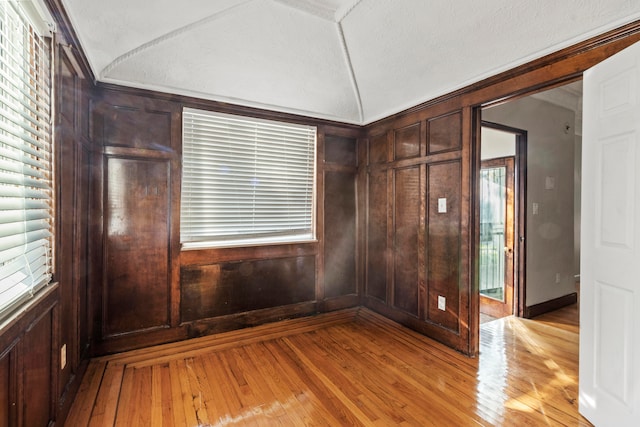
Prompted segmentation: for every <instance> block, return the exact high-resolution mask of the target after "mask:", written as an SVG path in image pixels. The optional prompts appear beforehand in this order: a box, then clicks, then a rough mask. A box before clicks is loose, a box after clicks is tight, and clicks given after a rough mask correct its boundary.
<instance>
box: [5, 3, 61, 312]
mask: <svg viewBox="0 0 640 427" xmlns="http://www.w3.org/2000/svg"><path fill="white" fill-rule="evenodd" d="M24 5H25V2H19V1H13V0H8V1H0V317H1V316H5V315H7V314H8V313H10V312H11V311H13V310H14V309H16V308H17V307H18V306H19V305H20V304H22V303H24V302H25V301H26V300H28V299H29V298H30V297H32V296H33V295H34V293H35V292H36V291H37V290H38V289H39V288H41V287H42V286H44V285H46V284H47V283H49V281H50V280H51V221H52V220H51V214H52V201H51V200H52V190H51V182H52V176H51V175H52V170H51V167H52V162H51V137H50V135H51V124H50V122H51V121H50V114H51V109H50V82H51V79H50V69H51V67H50V45H49V41H50V40H49V39H48V38H45V37H42V36H40V35H39V33H38V31H37V30H36V28H35V26H34V25H33V24H31V20H30V16H31V15H30V14H28V12H25V10H24V9H23V6H24Z"/></svg>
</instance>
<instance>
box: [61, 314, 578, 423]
mask: <svg viewBox="0 0 640 427" xmlns="http://www.w3.org/2000/svg"><path fill="white" fill-rule="evenodd" d="M577 325H578V322H577V308H576V306H573V307H568V308H565V309H562V310H560V311H558V312H555V313H553V314H549V315H545V316H541V317H539V318H538V319H536V320H526V319H518V318H514V317H506V318H503V319H499V320H495V321H493V322H489V323H486V324H483V325H482V329H481V355H480V357H479V358H477V359H469V358H466V357H464V356H462V355H460V354H458V353H456V352H455V351H453V350H451V349H449V348H447V347H445V346H442V345H440V344H438V343H436V342H434V341H432V340H430V339H428V338H426V337H424V336H422V335H420V334H417V333H414V332H413V331H410V330H408V329H406V328H403V327H402V326H399V325H397V324H396V323H394V322H392V321H390V320H387V319H385V318H383V317H381V316H379V315H377V314H375V313H373V312H371V311H369V310H366V309H353V310H347V311H340V312H336V313H329V314H325V315H320V316H316V317H312V318H304V319H296V320H287V321H283V322H278V323H273V324H269V325H263V326H259V327H256V328H251V329H243V330H240V331H234V332H230V333H225V334H219V335H215V336H210V337H204V338H198V339H194V340H190V341H186V342H181V343H175V344H169V345H163V346H158V347H153V348H148V349H144V350H137V351H132V352H128V353H123V354H118V355H114V356H109V357H104V358H99V359H95V360H92V361H91V363H90V365H89V368H88V371H87V373H86V375H85V378H84V380H83V383H82V385H81V388H80V391H79V392H78V396H77V398H76V401H75V402H74V404H73V407H72V409H71V412H70V414H69V417H68V419H67V423H66V424H65V425H66V426H69V427H76V426H127V427H129V426H154V427H155V426H188V427H192V426H227V425H243V426H244V425H247V426H303V425H318V426H320V425H328V426H350V425H355V426H359V425H363V426H371V425H376V426H391V425H404V426H492V425H495V426H545V425H551V426H556V425H558V426H559V425H565V426H588V425H590V424H589V423H588V422H587V421H586V420H585V419H584V418H582V417H581V416H580V415H579V414H578V410H577V408H578V402H577V398H578V386H577V374H578V326H577Z"/></svg>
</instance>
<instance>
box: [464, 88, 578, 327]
mask: <svg viewBox="0 0 640 427" xmlns="http://www.w3.org/2000/svg"><path fill="white" fill-rule="evenodd" d="M581 95H582V86H581V81H578V82H574V83H571V84H569V85H566V86H561V87H556V88H553V89H551V90H547V91H544V92H538V93H535V94H532V95H529V96H525V97H520V98H518V99H515V100H510V101H508V102H503V103H499V104H497V105H491V106H489V107H486V108H483V109H482V112H481V117H482V133H481V138H480V139H481V142H480V153H481V158H482V160H483V161H484V162H485V163H484V165H485V166H486V165H488V163H486V161H487V160H488V159H489V158H495V157H498V158H500V157H509V156H510V155H512V154H513V155H514V156H515V158H514V163H515V168H514V169H515V171H514V174H515V182H514V191H515V193H516V194H515V195H514V204H515V208H514V210H515V213H514V219H515V225H514V230H515V231H514V246H513V260H514V262H513V270H512V271H513V283H514V287H513V303H512V304H508V303H507V305H510V307H511V308H512V313H513V314H515V315H517V316H520V317H528V318H530V317H535V316H537V315H539V314H542V313H545V312H548V311H552V310H554V309H556V308H560V307H562V306H565V305H569V304H571V303H573V302H576V301H577V284H578V283H579V282H578V280H579V271H580V266H579V262H580V261H579V260H580V254H579V247H580V245H579V241H580V236H579V225H580V179H581V176H580V175H581V167H580V165H581V158H580V153H581V134H582V132H581V128H582V126H581V118H582V97H581ZM489 127H491V130H492V131H501V132H503V133H505V134H507V135H508V134H509V132H511V133H512V135H511V136H510V138H511V140H512V141H513V139H516V140H517V138H518V137H519V136H518V135H520V138H521V139H522V140H523V141H524V142H523V143H522V145H521V146H519V145H518V143H515V153H514V151H513V150H512V151H511V152H506V151H503V152H499V151H498V152H495V153H494V151H496V150H494V147H492V144H493V143H492V142H490V141H491V138H492V137H489V136H488V133H487V129H486V128H489ZM510 144H513V142H511V143H510ZM486 145H489V147H488V148H487V147H486ZM498 145H499V144H498ZM518 147H520V148H518ZM518 150H520V151H519V152H518ZM487 151H488V152H489V153H491V154H487V153H486V152H487ZM483 169H485V167H481V168H480V170H478V174H477V179H478V183H479V185H478V191H481V186H482V181H483V179H482V174H483V172H482V171H483ZM480 198H481V195H480V194H479V197H478V199H477V200H478V203H479V204H480V206H479V207H478V209H477V210H476V212H478V215H480V218H479V221H478V223H479V224H480V227H479V230H478V234H479V236H478V242H479V253H480V254H479V256H480V260H479V276H480V277H479V283H478V289H479V291H480V298H479V300H480V307H479V312H480V313H481V321H482V320H487V319H486V317H485V316H484V315H483V314H482V313H488V314H490V315H493V316H495V317H501V315H502V314H509V312H508V308H509V307H503V309H504V310H505V311H504V312H503V313H502V314H501V313H497V314H499V315H496V313H494V314H491V313H490V310H491V309H489V308H487V307H488V306H487V305H486V304H485V303H484V302H486V301H487V299H486V298H484V297H483V286H484V285H483V282H482V281H483V278H482V275H483V273H484V272H485V271H486V267H485V266H483V260H482V251H483V242H488V241H489V238H490V237H491V236H490V235H489V234H488V233H489V231H491V230H493V229H496V228H497V229H499V228H500V227H499V226H497V227H495V226H493V225H486V221H485V225H483V219H482V215H481V212H482V207H481V206H482V205H481V201H480ZM507 215H508V214H507ZM507 215H505V217H506V216H507ZM505 239H506V233H505ZM505 241H506V240H505ZM495 245H496V244H494V246H495ZM495 248H496V249H498V246H495ZM503 250H504V252H505V253H504V258H503V257H502V256H501V257H500V259H501V260H502V259H503V260H504V261H503V262H504V265H505V268H506V269H507V270H508V271H507V273H506V274H505V277H506V278H505V282H507V283H508V281H509V279H508V272H509V270H510V269H511V268H512V267H511V266H510V264H509V255H511V254H510V253H509V250H510V246H509V243H508V242H507V244H505V245H504V249H503ZM496 253H497V252H496ZM498 274H500V275H501V274H502V273H501V272H500V273H498ZM505 289H507V288H505ZM494 292H498V293H499V292H500V291H499V290H497V291H494ZM504 303H506V298H505V299H504ZM489 320H491V319H489Z"/></svg>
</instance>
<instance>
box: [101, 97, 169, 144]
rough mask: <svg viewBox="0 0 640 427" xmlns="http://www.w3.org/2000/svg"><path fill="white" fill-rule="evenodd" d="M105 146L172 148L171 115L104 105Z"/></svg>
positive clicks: (130, 107) (165, 112)
mask: <svg viewBox="0 0 640 427" xmlns="http://www.w3.org/2000/svg"><path fill="white" fill-rule="evenodd" d="M101 118H102V126H103V129H102V137H103V141H102V143H103V144H104V145H110V146H121V147H129V148H145V149H152V150H162V149H171V139H170V138H168V136H169V135H171V113H170V112H167V111H153V110H152V111H149V110H145V109H142V108H136V107H132V106H122V105H105V106H103V112H102V117H101Z"/></svg>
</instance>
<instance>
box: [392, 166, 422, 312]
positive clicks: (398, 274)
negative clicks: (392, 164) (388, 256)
mask: <svg viewBox="0 0 640 427" xmlns="http://www.w3.org/2000/svg"><path fill="white" fill-rule="evenodd" d="M394 183H395V189H394V190H395V191H394V247H393V254H394V269H393V271H394V281H393V305H394V306H395V307H397V308H399V309H401V310H404V311H406V312H408V313H411V314H414V315H416V316H417V315H418V230H419V225H420V197H419V195H420V168H419V167H415V166H414V167H412V168H407V169H398V170H396V171H395V179H394Z"/></svg>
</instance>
